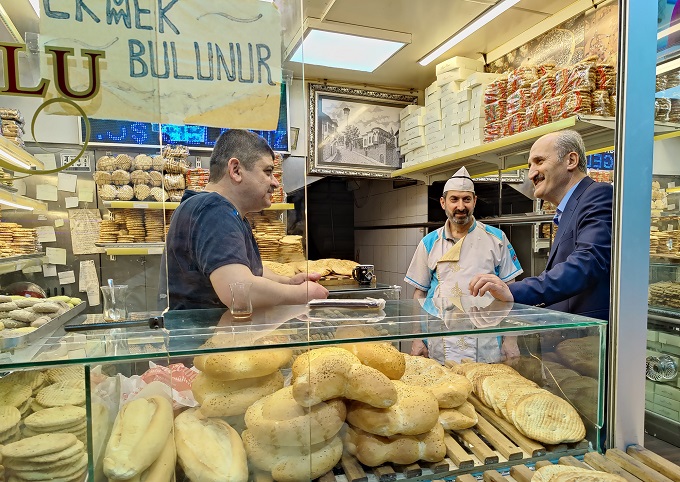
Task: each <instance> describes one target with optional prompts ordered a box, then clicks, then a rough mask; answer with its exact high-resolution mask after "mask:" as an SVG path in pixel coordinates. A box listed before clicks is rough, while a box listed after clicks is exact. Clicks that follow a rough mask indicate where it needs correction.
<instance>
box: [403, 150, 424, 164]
mask: <svg viewBox="0 0 680 482" xmlns="http://www.w3.org/2000/svg"><path fill="white" fill-rule="evenodd" d="M426 155H427V147H425V146H423V147H419V148H417V149H413V150H412V151H410V152H409V153H408V154H406V156H405V157H406V161H407V162H412V161H414V160H415V159H416V158H418V157H421V156H426Z"/></svg>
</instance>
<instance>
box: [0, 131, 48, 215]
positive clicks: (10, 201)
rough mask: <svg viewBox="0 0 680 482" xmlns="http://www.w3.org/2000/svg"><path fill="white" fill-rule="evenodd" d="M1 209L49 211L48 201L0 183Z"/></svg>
mask: <svg viewBox="0 0 680 482" xmlns="http://www.w3.org/2000/svg"><path fill="white" fill-rule="evenodd" d="M0 139H2V136H0ZM0 209H25V210H27V211H36V212H45V211H47V203H44V202H42V201H36V200H35V199H31V198H29V197H26V196H22V195H21V194H17V192H16V189H14V188H9V186H5V185H4V184H0Z"/></svg>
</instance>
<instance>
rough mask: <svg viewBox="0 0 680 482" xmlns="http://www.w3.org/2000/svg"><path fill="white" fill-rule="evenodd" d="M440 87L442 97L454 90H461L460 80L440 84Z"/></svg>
mask: <svg viewBox="0 0 680 482" xmlns="http://www.w3.org/2000/svg"><path fill="white" fill-rule="evenodd" d="M439 89H440V90H441V91H442V97H444V96H445V95H448V94H453V93H454V92H460V82H456V81H455V80H454V81H451V82H449V83H448V84H444V85H440V86H439Z"/></svg>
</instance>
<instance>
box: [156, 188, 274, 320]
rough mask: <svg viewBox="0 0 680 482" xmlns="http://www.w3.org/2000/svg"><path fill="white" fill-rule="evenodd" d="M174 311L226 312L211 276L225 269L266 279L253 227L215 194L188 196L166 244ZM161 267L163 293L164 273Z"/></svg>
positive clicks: (186, 193) (176, 212)
mask: <svg viewBox="0 0 680 482" xmlns="http://www.w3.org/2000/svg"><path fill="white" fill-rule="evenodd" d="M164 258H165V259H166V262H167V265H168V271H167V287H168V298H169V306H170V309H171V310H188V309H199V308H224V307H225V305H224V304H223V303H222V302H221V301H220V299H219V297H218V296H217V293H216V292H215V290H214V289H213V286H212V283H211V282H210V274H211V273H212V272H213V271H215V270H216V269H217V268H219V267H221V266H224V265H227V264H242V265H245V266H247V267H248V268H249V269H250V271H251V272H252V273H253V274H254V275H255V276H262V258H261V257H260V251H259V249H258V248H257V243H256V242H255V237H254V236H253V231H252V229H251V227H250V224H249V223H248V221H247V220H246V219H243V218H241V216H240V215H239V212H238V211H237V210H236V208H235V207H234V205H233V204H231V203H230V202H229V201H227V199H226V198H224V197H223V196H221V195H220V194H217V193H215V192H195V191H189V190H187V191H185V193H184V197H183V198H182V202H181V203H180V205H179V207H178V208H177V209H176V210H175V212H174V213H173V215H172V220H171V222H170V230H169V231H168V236H167V240H166V251H165V256H164ZM163 268H164V267H161V290H162V289H163V286H164V281H166V280H164V279H163V278H164V277H165V270H164V269H163Z"/></svg>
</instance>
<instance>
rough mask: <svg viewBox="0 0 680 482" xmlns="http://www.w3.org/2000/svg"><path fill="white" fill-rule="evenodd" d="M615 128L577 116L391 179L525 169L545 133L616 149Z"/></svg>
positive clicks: (665, 130) (657, 128)
mask: <svg viewBox="0 0 680 482" xmlns="http://www.w3.org/2000/svg"><path fill="white" fill-rule="evenodd" d="M615 125H616V120H615V118H614V117H599V116H593V115H575V116H572V117H568V118H566V119H560V120H558V121H555V122H551V123H550V124H545V125H542V126H539V127H535V128H533V129H529V130H527V131H524V132H520V133H518V134H514V135H512V136H508V137H503V138H502V139H497V140H495V141H492V142H488V143H485V144H482V145H480V146H475V147H471V148H469V149H463V150H461V151H458V152H454V153H452V154H448V155H445V156H442V157H438V158H436V159H430V160H429V161H426V162H422V163H419V164H416V165H414V166H409V167H405V168H402V169H397V170H395V171H393V172H392V177H406V178H410V179H418V180H421V181H425V182H426V183H427V184H432V183H433V182H434V181H443V180H446V179H448V177H449V176H451V173H453V172H455V171H456V170H457V169H459V168H460V167H462V166H465V167H466V168H467V170H468V172H469V173H470V175H472V176H473V177H475V176H482V175H489V174H498V170H499V169H501V170H503V169H513V168H519V167H526V164H527V154H528V152H529V150H530V149H531V145H532V144H533V143H534V141H536V139H538V138H539V137H541V136H543V135H545V134H550V133H551V132H557V131H560V130H563V129H572V130H575V131H577V132H579V133H580V134H581V136H582V137H583V140H584V142H585V145H586V149H587V151H588V152H593V151H602V150H609V149H613V146H614V127H615ZM679 130H680V125H679V124H674V123H669V122H656V123H655V125H654V133H655V135H656V136H655V139H657V138H662V137H663V136H667V135H675V133H676V132H678V131H679Z"/></svg>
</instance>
